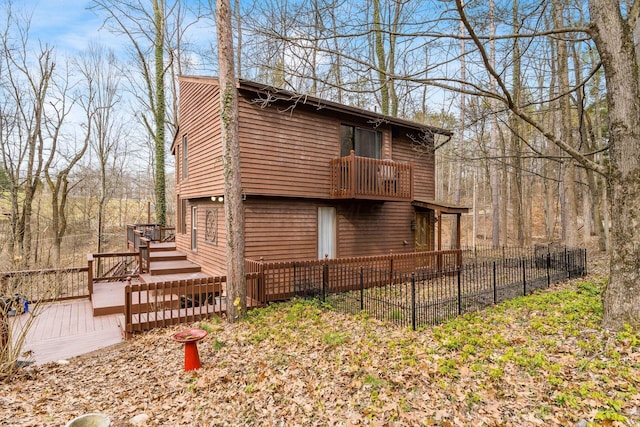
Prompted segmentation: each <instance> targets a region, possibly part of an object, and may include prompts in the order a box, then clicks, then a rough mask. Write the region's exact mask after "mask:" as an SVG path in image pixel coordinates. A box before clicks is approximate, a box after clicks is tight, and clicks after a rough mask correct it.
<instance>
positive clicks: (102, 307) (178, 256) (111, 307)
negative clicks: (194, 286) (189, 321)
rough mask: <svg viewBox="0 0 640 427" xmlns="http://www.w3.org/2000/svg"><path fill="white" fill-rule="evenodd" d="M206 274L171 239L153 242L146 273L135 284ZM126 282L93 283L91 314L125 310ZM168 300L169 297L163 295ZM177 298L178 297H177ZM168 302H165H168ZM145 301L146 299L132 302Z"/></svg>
mask: <svg viewBox="0 0 640 427" xmlns="http://www.w3.org/2000/svg"><path fill="white" fill-rule="evenodd" d="M205 277H208V275H207V274H205V273H202V271H201V268H200V265H198V264H196V263H195V262H193V261H189V260H188V259H187V254H186V253H184V252H181V251H177V250H176V245H175V243H174V242H163V243H152V247H151V251H150V256H149V272H148V273H144V274H141V275H140V276H139V277H138V278H137V279H132V280H131V284H135V283H157V282H166V281H174V280H188V279H196V278H205ZM127 284H128V282H96V283H94V285H93V294H92V295H91V303H92V305H93V315H94V316H102V315H107V314H117V313H124V288H125V286H127ZM166 298H169V299H171V296H169V295H168V296H166ZM176 298H177V297H176ZM167 302H168V301H167ZM133 303H134V305H135V304H146V303H147V302H146V301H134V302H133Z"/></svg>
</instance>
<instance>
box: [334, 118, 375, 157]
mask: <svg viewBox="0 0 640 427" xmlns="http://www.w3.org/2000/svg"><path fill="white" fill-rule="evenodd" d="M351 150H353V151H355V153H356V156H360V157H369V158H372V159H381V158H382V132H379V131H375V130H371V129H363V128H359V127H355V126H348V125H341V126H340V155H341V156H343V157H344V156H348V155H349V154H351Z"/></svg>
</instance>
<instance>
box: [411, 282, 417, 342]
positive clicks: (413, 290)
mask: <svg viewBox="0 0 640 427" xmlns="http://www.w3.org/2000/svg"><path fill="white" fill-rule="evenodd" d="M411 329H413V330H414V331H415V330H416V273H411Z"/></svg>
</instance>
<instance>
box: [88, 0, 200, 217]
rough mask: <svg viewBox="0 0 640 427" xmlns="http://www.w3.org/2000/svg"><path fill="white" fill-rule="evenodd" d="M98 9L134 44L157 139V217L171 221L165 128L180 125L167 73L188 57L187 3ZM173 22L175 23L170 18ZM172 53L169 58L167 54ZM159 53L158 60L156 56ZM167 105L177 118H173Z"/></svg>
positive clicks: (105, 0) (149, 125)
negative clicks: (167, 90)
mask: <svg viewBox="0 0 640 427" xmlns="http://www.w3.org/2000/svg"><path fill="white" fill-rule="evenodd" d="M92 8H93V9H94V10H96V11H98V12H100V13H103V14H104V15H105V17H106V18H105V24H106V25H107V26H108V27H109V29H110V30H111V31H113V32H114V33H116V34H119V35H122V36H124V37H125V38H126V39H127V40H128V42H129V47H130V49H131V58H132V60H133V62H134V63H135V64H136V66H137V68H138V71H139V74H137V75H135V76H134V75H131V74H129V76H130V77H131V83H132V86H133V87H134V88H136V90H133V93H134V95H135V96H136V98H137V100H138V101H139V102H140V104H141V105H142V106H143V109H142V112H141V113H140V115H139V118H140V119H141V121H142V124H143V125H144V127H145V129H146V131H147V133H148V135H149V136H150V138H151V139H152V140H153V165H154V179H155V199H156V200H155V214H156V222H158V223H160V224H164V223H165V222H166V182H165V144H166V140H165V131H166V127H167V126H168V125H172V132H175V127H176V126H177V108H175V106H176V105H177V104H176V103H177V90H175V86H172V88H173V90H172V91H171V92H170V93H171V94H172V96H173V97H174V98H173V99H172V102H170V103H167V100H166V96H165V85H166V84H167V75H168V74H169V73H170V70H171V73H172V75H175V74H177V73H179V72H180V70H179V69H178V70H177V72H176V71H175V70H174V69H172V66H173V65H174V64H175V63H176V62H180V61H182V59H184V58H185V53H184V52H183V50H182V48H183V47H184V44H185V43H184V32H185V31H186V29H187V28H188V25H185V24H184V14H183V8H182V3H181V2H180V1H179V0H172V1H170V2H167V1H166V0H153V1H152V2H151V3H148V2H145V1H142V0H93V6H92ZM168 22H171V24H172V26H171V28H169V27H168V26H167V23H168ZM167 52H168V58H169V61H168V63H167V62H166V60H165V58H166V56H165V54H167ZM150 58H153V59H150ZM167 104H170V106H171V107H172V108H170V111H171V113H172V114H173V115H174V117H170V118H168V119H167V117H166V114H167V110H166V109H167Z"/></svg>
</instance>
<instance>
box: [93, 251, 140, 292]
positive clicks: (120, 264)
mask: <svg viewBox="0 0 640 427" xmlns="http://www.w3.org/2000/svg"><path fill="white" fill-rule="evenodd" d="M141 264H142V260H141V259H140V252H113V253H99V254H88V255H87V267H88V268H87V285H88V288H89V296H91V294H93V284H94V282H118V281H123V280H127V279H129V278H131V277H137V276H138V274H140V265H141Z"/></svg>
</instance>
